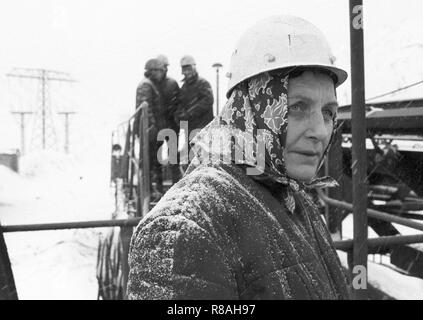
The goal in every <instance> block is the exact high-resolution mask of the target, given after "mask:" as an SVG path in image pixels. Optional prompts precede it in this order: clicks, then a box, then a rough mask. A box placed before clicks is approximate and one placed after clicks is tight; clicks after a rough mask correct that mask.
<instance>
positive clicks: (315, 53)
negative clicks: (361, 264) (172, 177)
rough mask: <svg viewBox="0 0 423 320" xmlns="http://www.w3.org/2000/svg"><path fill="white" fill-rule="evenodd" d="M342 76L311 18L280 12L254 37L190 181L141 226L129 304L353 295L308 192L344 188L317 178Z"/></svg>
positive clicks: (243, 50)
mask: <svg viewBox="0 0 423 320" xmlns="http://www.w3.org/2000/svg"><path fill="white" fill-rule="evenodd" d="M346 78H347V73H346V72H345V71H343V70H342V69H340V68H337V67H335V65H334V58H333V56H332V54H331V51H330V47H329V45H328V42H327V41H326V39H325V37H324V36H323V34H322V32H321V31H320V30H319V29H317V28H316V27H315V26H314V25H312V24H311V23H309V22H308V21H305V20H303V19H301V18H298V17H293V16H275V17H271V18H268V19H265V20H263V21H260V22H259V23H257V24H256V25H254V26H253V27H252V28H251V29H249V30H247V31H246V33H245V34H244V35H243V36H242V37H241V39H240V41H239V43H238V45H237V46H236V49H235V51H234V53H233V55H232V61H231V65H230V70H229V87H228V91H227V97H228V101H227V102H226V105H225V107H224V108H223V110H222V112H221V113H220V115H219V116H217V117H216V118H215V119H214V120H213V121H212V122H211V123H210V124H209V125H208V126H207V127H206V128H204V129H203V130H202V131H201V132H200V133H199V134H198V135H197V136H196V137H195V138H194V140H193V141H192V144H193V147H192V148H193V151H194V152H195V154H196V157H195V158H194V159H193V160H192V162H191V164H190V166H189V168H188V170H187V173H186V175H185V176H184V178H183V179H181V181H180V183H179V184H177V185H176V186H175V187H174V188H173V189H172V190H171V191H169V192H168V193H167V194H166V195H165V196H164V197H163V198H162V199H161V201H160V203H159V205H157V207H155V208H154V209H153V210H152V211H151V212H150V214H149V215H148V217H147V218H146V219H144V220H143V221H141V223H140V224H139V225H138V226H137V229H136V231H135V233H134V236H133V238H132V245H131V249H130V256H129V264H130V272H129V282H128V296H129V298H130V299H234V300H235V299H348V298H349V290H348V285H347V280H346V277H345V274H344V272H343V270H342V268H341V264H340V261H339V258H338V256H337V253H336V251H335V249H334V246H333V243H332V240H331V237H330V234H329V232H328V230H327V228H326V225H325V224H324V222H323V221H322V219H321V217H320V214H319V211H318V209H317V207H316V204H315V203H314V202H313V200H312V197H311V196H310V193H309V191H310V189H312V188H317V187H319V188H321V187H330V186H334V185H335V184H336V182H335V181H334V180H333V179H332V178H330V177H317V172H318V170H319V168H320V167H321V165H322V162H323V160H324V158H325V155H326V154H327V152H328V150H329V147H330V144H331V140H332V137H333V135H334V133H335V131H336V128H337V121H336V115H337V102H336V93H335V88H336V87H337V86H339V85H340V84H342V83H343V82H344V81H345V79H346ZM157 239H160V241H158V240H157Z"/></svg>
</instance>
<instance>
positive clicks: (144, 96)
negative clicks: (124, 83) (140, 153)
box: [134, 78, 166, 142]
mask: <svg viewBox="0 0 423 320" xmlns="http://www.w3.org/2000/svg"><path fill="white" fill-rule="evenodd" d="M143 102H147V103H148V130H149V140H150V142H153V141H156V140H157V133H158V132H159V131H160V130H161V129H163V128H166V121H165V119H164V110H163V102H162V97H161V96H160V92H159V90H158V88H157V86H156V85H155V84H154V83H153V82H152V81H151V80H150V79H148V78H144V79H143V80H142V81H141V82H140V83H139V85H138V87H137V91H136V99H135V109H137V108H138V107H139V106H140V105H141V103H143ZM140 117H141V112H139V113H138V114H137V116H136V117H135V120H134V130H135V133H136V134H137V135H138V134H139V124H140Z"/></svg>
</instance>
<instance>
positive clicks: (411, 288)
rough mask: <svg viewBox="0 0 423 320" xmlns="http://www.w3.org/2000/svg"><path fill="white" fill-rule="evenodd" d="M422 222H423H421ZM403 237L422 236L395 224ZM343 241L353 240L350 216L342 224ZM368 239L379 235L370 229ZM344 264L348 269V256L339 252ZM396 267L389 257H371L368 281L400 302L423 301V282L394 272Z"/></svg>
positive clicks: (415, 231)
mask: <svg viewBox="0 0 423 320" xmlns="http://www.w3.org/2000/svg"><path fill="white" fill-rule="evenodd" d="M420 222H421V221H420ZM393 225H394V226H395V228H397V229H398V231H399V232H400V233H401V234H403V235H412V234H421V233H422V232H421V231H419V230H415V229H412V228H408V227H405V226H402V225H398V224H395V223H394V224H393ZM342 232H343V240H346V239H352V238H353V219H352V215H349V216H348V217H347V218H346V219H345V220H344V221H343V223H342ZM368 237H369V238H376V237H378V235H377V234H376V233H375V232H374V231H373V230H372V229H371V228H369V229H368ZM338 255H339V257H340V258H341V262H342V264H343V265H344V266H345V267H347V266H348V263H347V254H346V253H344V252H341V251H339V252H338ZM392 268H395V266H393V265H391V264H390V260H389V257H387V256H381V255H369V259H368V269H367V271H368V281H369V283H370V284H371V285H372V286H374V287H375V288H378V289H381V290H382V291H383V292H385V293H387V294H388V295H389V296H391V297H393V298H395V299H398V300H423V280H422V279H420V278H416V277H410V276H406V275H403V274H401V273H398V272H396V271H394V270H393V269H392Z"/></svg>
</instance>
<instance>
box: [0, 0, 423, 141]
mask: <svg viewBox="0 0 423 320" xmlns="http://www.w3.org/2000/svg"><path fill="white" fill-rule="evenodd" d="M364 6H365V7H364V19H365V20H364V23H365V24H364V28H365V37H366V67H367V68H368V69H367V70H366V86H367V87H368V90H367V96H368V97H370V96H372V95H377V94H380V93H383V92H386V91H389V90H391V89H396V88H397V87H398V86H399V85H401V84H408V83H411V82H413V81H418V80H421V79H422V78H423V68H422V63H421V62H420V61H422V60H423V59H422V58H423V57H422V52H423V50H422V48H423V33H422V32H423V22H422V19H421V14H422V12H423V10H422V9H423V5H422V1H420V0H404V1H401V2H399V1H393V0H391V1H387V0H367V1H364ZM274 14H294V15H298V16H301V17H303V18H305V19H307V20H309V21H311V22H312V23H314V24H315V25H317V26H318V27H319V28H320V29H321V30H322V31H323V32H324V33H325V34H326V36H327V38H328V40H329V42H330V43H331V45H332V49H333V52H334V54H335V56H336V57H337V64H338V65H339V66H340V67H344V68H346V69H347V70H349V59H350V58H349V25H348V1H347V0H337V1H334V0H308V1H307V0H302V1H301V0H296V1H283V0H274V1H273V0H261V1H251V0H240V1H228V0H226V1H220V0H219V1H217V0H215V1H198V0H197V1H194V0H179V1H170V0H169V1H168V0H160V1H154V0H152V1H140V0H138V1H135V0H119V1H117V0H116V1H113V0H85V1H82V0H72V1H71V0H67V1H65V0H36V1H35V0H27V1H23V0H13V1H12V0H10V1H6V0H1V2H0V39H1V46H0V147H4V146H10V145H12V146H16V147H18V146H19V134H18V133H19V131H18V127H17V124H18V123H17V122H16V121H15V120H13V118H12V117H11V116H10V115H9V111H10V108H14V109H19V108H23V106H22V99H23V98H19V97H15V98H14V99H12V101H11V100H10V96H11V94H10V93H11V87H12V88H15V90H18V89H16V87H17V86H18V87H19V86H20V87H21V89H22V88H23V90H24V91H25V90H26V91H27V92H29V91H30V89H29V86H30V85H29V84H28V83H27V84H25V83H23V82H21V83H20V84H17V82H16V81H15V82H12V83H11V81H10V79H9V80H7V78H6V76H5V74H6V73H8V72H10V71H11V70H12V68H14V67H29V68H45V69H53V70H59V71H64V72H68V73H70V74H71V75H72V76H73V78H75V79H77V80H78V83H76V84H74V85H72V86H68V87H66V86H64V87H65V88H67V89H66V90H67V91H66V90H65V91H62V93H61V95H62V96H61V99H62V100H63V101H64V100H66V102H63V104H64V106H65V107H64V108H68V109H69V108H71V109H75V111H77V112H79V116H78V118H75V119H78V121H76V120H75V123H74V124H73V125H74V126H76V127H77V128H80V127H81V126H82V127H87V126H90V128H92V130H93V132H97V131H96V130H97V129H98V130H100V128H101V129H103V130H104V131H98V134H99V136H97V138H96V139H105V140H107V141H108V140H110V136H109V135H108V136H107V137H103V136H101V135H104V134H103V133H105V132H109V131H108V130H109V127H110V126H113V124H114V123H116V124H117V123H119V122H120V121H122V120H123V119H125V118H126V117H127V116H129V115H130V113H131V111H133V109H134V96H135V88H136V86H137V84H138V82H139V81H140V80H141V79H142V75H143V66H144V63H145V61H146V60H147V59H149V58H151V57H154V56H156V55H157V54H160V53H162V54H166V55H167V56H168V57H169V60H170V70H169V75H170V76H171V77H174V78H175V79H176V80H178V81H180V80H181V78H182V76H181V74H180V67H179V60H180V58H181V56H182V55H184V54H191V55H193V56H194V57H195V59H196V60H197V67H198V70H199V73H200V75H202V76H203V77H205V78H206V79H208V80H209V81H210V82H211V84H212V86H213V87H215V82H216V80H215V70H214V69H213V68H212V67H211V66H212V64H213V63H215V62H221V63H222V64H223V65H224V67H223V70H222V71H221V75H222V76H221V78H220V79H221V82H220V86H221V104H222V103H223V102H224V97H223V96H224V91H225V88H226V84H227V81H226V78H225V77H224V75H225V74H226V72H227V71H228V70H227V67H228V62H229V57H230V55H231V53H232V51H233V49H234V47H235V44H236V41H237V39H238V38H239V37H240V35H241V34H242V33H243V31H244V30H245V29H247V28H248V27H249V26H250V25H252V24H253V23H255V22H256V21H258V20H260V19H262V18H265V17H267V16H269V15H274ZM404 52H406V54H404ZM410 63H411V64H413V63H414V64H417V65H413V67H412V68H411V67H410ZM392 70H394V72H395V73H396V74H395V75H393V72H392ZM410 70H411V71H410ZM62 87H63V86H62ZM25 88H28V89H25ZM54 88H55V87H54V86H53V85H52V87H51V90H53V89H54ZM69 88H71V89H72V90H68V89H69ZM31 90H32V89H31ZM56 90H57V92H59V91H60V90H61V89H56ZM349 90H350V88H349V83H347V84H346V85H345V86H344V88H341V89H340V91H339V92H338V96H339V99H340V101H341V102H344V101H348V96H349ZM12 91H13V90H12ZM18 91H19V90H18ZM18 91H17V92H16V94H15V95H21V96H22V93H19V92H18ZM21 91H22V90H21ZM19 99H21V102H19V101H18V100H19ZM26 99H27V101H29V100H28V99H30V98H28V97H27V98H26ZM32 100H33V101H35V98H32ZM25 103H27V104H31V103H29V102H25ZM84 117H85V118H84ZM73 134H74V133H73ZM75 139H76V138H75ZM75 139H74V140H75ZM92 139H93V138H92V137H91V140H90V141H91V142H92V141H93V140H92ZM74 142H75V141H74ZM87 145H88V144H87Z"/></svg>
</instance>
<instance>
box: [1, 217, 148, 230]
mask: <svg viewBox="0 0 423 320" xmlns="http://www.w3.org/2000/svg"><path fill="white" fill-rule="evenodd" d="M140 221H141V218H140V217H139V218H130V219H117V220H95V221H74V222H57V223H39V224H20V225H9V226H4V225H2V226H0V228H1V231H2V232H3V233H6V232H25V231H46V230H63V229H85V228H104V227H133V226H136V225H137V224H138V223H139V222H140Z"/></svg>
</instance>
